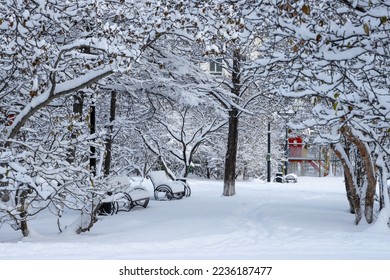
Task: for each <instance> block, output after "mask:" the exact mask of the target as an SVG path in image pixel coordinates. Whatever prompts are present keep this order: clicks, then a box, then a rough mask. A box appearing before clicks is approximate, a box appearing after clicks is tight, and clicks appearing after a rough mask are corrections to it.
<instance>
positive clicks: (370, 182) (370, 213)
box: [341, 126, 377, 224]
mask: <svg viewBox="0 0 390 280" xmlns="http://www.w3.org/2000/svg"><path fill="white" fill-rule="evenodd" d="M341 133H343V135H345V137H346V139H347V140H348V141H350V142H352V143H353V144H354V145H355V146H356V148H357V149H358V150H359V153H360V156H361V158H362V160H363V163H364V168H365V171H366V172H365V176H366V179H367V190H366V196H365V200H364V204H365V208H364V216H365V218H366V220H367V223H369V224H371V223H372V222H373V221H374V202H375V193H376V183H377V181H376V176H375V170H374V165H373V161H372V157H371V154H370V152H369V149H368V148H367V145H366V144H365V143H364V142H363V141H362V140H360V139H359V137H356V136H355V135H354V134H353V132H352V129H351V128H350V127H349V126H344V127H343V128H342V129H341Z"/></svg>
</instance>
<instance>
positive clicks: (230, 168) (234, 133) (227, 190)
mask: <svg viewBox="0 0 390 280" xmlns="http://www.w3.org/2000/svg"><path fill="white" fill-rule="evenodd" d="M237 113H238V110H237V109H235V108H233V109H232V110H231V111H230V112H229V132H228V145H227V151H226V156H225V176H224V188H223V195H224V196H232V195H235V194H236V190H235V180H236V160H237V144H238V143H237V142H238V117H237Z"/></svg>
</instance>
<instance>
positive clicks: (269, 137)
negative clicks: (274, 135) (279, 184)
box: [267, 121, 271, 183]
mask: <svg viewBox="0 0 390 280" xmlns="http://www.w3.org/2000/svg"><path fill="white" fill-rule="evenodd" d="M267 136H268V137H267V138H268V142H267V146H268V153H267V182H268V183H269V182H271V122H270V121H268V132H267Z"/></svg>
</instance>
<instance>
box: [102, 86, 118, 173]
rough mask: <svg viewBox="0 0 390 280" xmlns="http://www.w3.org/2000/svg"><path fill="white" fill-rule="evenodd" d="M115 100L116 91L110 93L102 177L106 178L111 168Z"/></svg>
mask: <svg viewBox="0 0 390 280" xmlns="http://www.w3.org/2000/svg"><path fill="white" fill-rule="evenodd" d="M116 100H117V93H116V91H112V92H111V100H110V124H109V126H108V136H107V139H106V155H105V158H104V176H108V175H109V174H110V168H111V156H112V142H113V141H114V139H113V132H114V124H113V123H114V121H115V114H116Z"/></svg>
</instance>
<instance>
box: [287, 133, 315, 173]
mask: <svg viewBox="0 0 390 280" xmlns="http://www.w3.org/2000/svg"><path fill="white" fill-rule="evenodd" d="M288 150H289V156H288V165H289V172H292V173H296V174H298V175H308V173H310V172H311V173H313V174H312V175H317V174H321V169H322V171H323V162H322V161H321V160H320V159H318V158H317V157H316V156H314V155H312V154H311V153H309V149H308V146H307V145H306V143H305V142H304V137H303V136H301V135H297V136H292V137H289V138H288Z"/></svg>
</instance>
